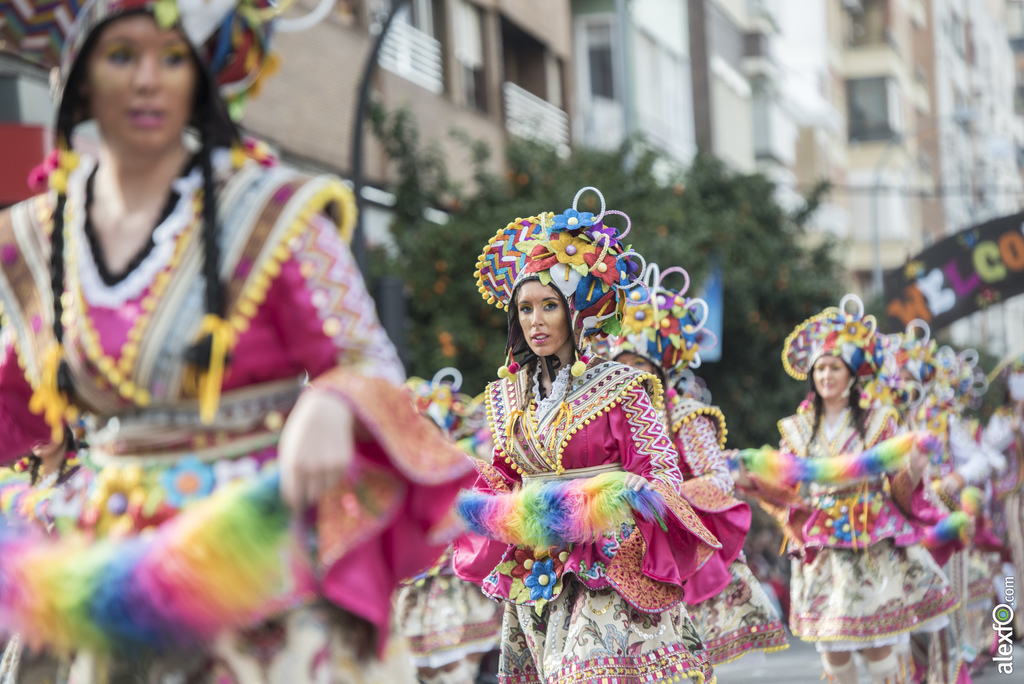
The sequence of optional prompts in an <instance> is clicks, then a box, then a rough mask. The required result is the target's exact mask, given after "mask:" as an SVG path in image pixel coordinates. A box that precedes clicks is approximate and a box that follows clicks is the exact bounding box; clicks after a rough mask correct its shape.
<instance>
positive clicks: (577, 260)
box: [548, 233, 594, 269]
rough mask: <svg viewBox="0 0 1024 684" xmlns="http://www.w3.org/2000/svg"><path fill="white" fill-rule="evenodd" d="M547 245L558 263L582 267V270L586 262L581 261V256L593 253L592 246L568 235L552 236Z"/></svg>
mask: <svg viewBox="0 0 1024 684" xmlns="http://www.w3.org/2000/svg"><path fill="white" fill-rule="evenodd" d="M548 244H549V245H550V246H551V251H553V252H554V253H555V256H556V257H557V258H558V261H560V262H561V263H563V264H569V265H570V266H583V267H584V269H586V267H587V262H586V261H585V260H584V259H583V255H584V254H588V253H590V252H593V251H594V245H592V244H591V243H589V242H586V241H584V240H580V239H579V238H575V237H573V236H572V235H569V233H557V234H556V235H553V236H552V237H551V239H550V240H549V241H548Z"/></svg>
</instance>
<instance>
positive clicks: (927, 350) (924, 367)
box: [896, 318, 938, 389]
mask: <svg viewBox="0 0 1024 684" xmlns="http://www.w3.org/2000/svg"><path fill="white" fill-rule="evenodd" d="M918 333H920V334H918ZM931 334H932V333H931V328H930V327H929V326H928V324H927V323H926V322H924V321H922V320H921V319H920V318H915V319H914V320H912V321H910V323H907V327H906V330H905V331H904V333H903V335H900V336H898V340H897V341H898V342H899V347H898V349H897V350H896V362H897V364H899V367H900V368H901V369H902V368H905V369H906V370H908V371H909V372H910V374H911V375H912V376H914V380H916V381H917V382H918V383H920V384H921V387H922V389H926V388H927V387H928V385H930V384H931V383H932V382H933V381H934V380H935V373H936V370H937V369H936V363H937V362H936V359H935V356H936V354H937V352H938V350H937V345H936V344H935V340H933V339H931Z"/></svg>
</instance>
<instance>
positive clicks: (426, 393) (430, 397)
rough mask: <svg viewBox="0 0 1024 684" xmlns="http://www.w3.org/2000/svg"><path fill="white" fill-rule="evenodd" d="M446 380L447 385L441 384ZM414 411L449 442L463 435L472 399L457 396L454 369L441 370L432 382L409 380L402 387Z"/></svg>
mask: <svg viewBox="0 0 1024 684" xmlns="http://www.w3.org/2000/svg"><path fill="white" fill-rule="evenodd" d="M448 378H450V379H451V382H445V380H446V379H448ZM405 386H406V388H407V389H408V390H409V393H410V394H411V395H412V399H413V402H414V403H415V404H416V410H417V411H418V412H419V413H421V414H423V415H425V416H427V417H428V418H430V419H431V420H432V421H434V424H435V425H437V427H439V428H441V431H442V432H444V433H445V435H446V436H448V437H449V438H451V439H458V438H460V437H461V436H462V433H463V432H464V423H465V422H466V418H467V416H468V415H469V414H470V411H471V410H472V409H473V407H474V403H473V399H471V398H470V397H467V396H465V395H463V394H460V390H461V389H462V373H460V372H459V371H458V369H455V368H442V369H441V370H439V371H437V373H435V374H434V377H433V378H432V379H430V380H429V381H428V380H424V379H423V378H416V377H413V378H409V379H408V380H407V381H406V383H405Z"/></svg>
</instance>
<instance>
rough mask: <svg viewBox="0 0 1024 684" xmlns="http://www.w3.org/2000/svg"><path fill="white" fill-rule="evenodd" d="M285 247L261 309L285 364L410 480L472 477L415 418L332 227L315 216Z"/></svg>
mask: <svg viewBox="0 0 1024 684" xmlns="http://www.w3.org/2000/svg"><path fill="white" fill-rule="evenodd" d="M288 249H290V250H291V258H290V259H288V260H287V261H286V262H284V263H283V264H282V266H281V272H280V274H279V275H278V277H277V278H276V279H275V280H274V283H273V285H272V286H271V288H270V291H269V292H268V297H267V301H266V306H268V307H269V308H270V312H271V314H272V315H273V317H274V319H275V328H277V330H278V333H279V334H280V335H281V336H282V338H283V342H284V347H285V349H286V350H287V354H288V355H289V356H290V360H291V361H292V362H293V363H294V364H295V365H297V366H299V367H302V368H305V369H306V372H307V373H309V376H310V378H311V384H312V385H313V386H314V387H316V388H318V389H321V390H324V391H327V392H330V393H331V394H333V395H334V396H335V397H337V398H338V399H340V400H341V401H342V402H344V403H345V404H346V405H347V406H348V407H349V408H350V409H351V411H352V412H353V414H355V416H356V418H357V419H358V420H359V423H360V425H361V427H362V428H363V431H364V432H365V433H366V434H367V435H368V436H369V439H370V441H372V442H375V443H376V444H378V445H379V446H381V447H382V448H383V449H384V451H385V452H386V454H387V456H388V459H389V461H390V462H391V463H392V464H393V465H395V466H396V467H397V468H398V469H399V470H400V471H401V472H402V473H403V474H404V475H405V476H406V477H408V478H409V479H411V480H413V481H415V482H419V483H428V484H429V483H440V482H447V481H449V480H451V479H453V478H457V477H462V476H464V475H466V474H467V473H469V472H471V471H472V470H473V465H472V463H471V461H470V459H469V457H468V456H466V455H465V454H463V453H462V452H461V451H459V449H458V448H456V447H455V445H454V444H451V443H450V442H449V441H448V440H446V439H444V438H443V436H442V435H441V433H440V432H439V431H438V430H437V428H436V427H435V426H434V425H433V424H432V423H431V422H430V421H429V420H427V419H424V418H422V417H420V416H418V415H417V413H416V410H415V407H414V406H413V403H412V401H411V400H410V399H409V396H408V394H407V393H406V392H405V390H404V388H403V387H402V381H403V379H404V373H403V370H402V365H401V362H400V361H399V360H398V354H397V353H396V352H395V348H394V346H393V345H392V344H391V341H390V340H389V339H388V336H387V334H386V333H385V332H384V328H383V327H381V324H380V321H378V319H377V312H376V309H375V307H374V303H373V300H372V299H371V298H370V295H369V293H368V292H367V291H366V286H365V285H364V283H363V279H362V276H361V275H360V273H359V269H358V268H356V265H355V262H354V260H353V259H352V254H351V252H349V249H348V246H347V245H346V244H345V242H344V241H343V240H342V239H341V237H340V236H339V235H338V233H337V231H336V230H335V229H334V226H333V225H332V224H331V223H330V222H329V221H327V220H326V219H323V218H316V219H314V220H312V221H311V222H310V226H309V230H306V231H304V232H303V233H302V234H301V235H299V236H298V237H296V238H295V239H294V240H292V242H291V243H290V244H289V245H288Z"/></svg>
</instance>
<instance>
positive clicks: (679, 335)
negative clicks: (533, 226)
mask: <svg viewBox="0 0 1024 684" xmlns="http://www.w3.org/2000/svg"><path fill="white" fill-rule="evenodd" d="M647 273H648V283H647V284H648V286H649V287H650V288H651V301H648V302H645V303H642V304H641V303H636V304H634V303H630V304H627V306H626V312H625V317H624V321H623V334H622V335H621V336H619V337H618V338H617V339H616V340H615V341H614V342H613V344H612V349H611V355H610V356H611V358H612V359H613V360H615V361H618V362H620V363H624V364H626V365H627V366H631V367H633V368H637V369H639V370H642V371H645V372H647V373H651V374H652V375H656V376H658V378H660V379H661V381H662V383H663V384H664V385H665V387H667V388H668V390H667V391H666V401H665V412H664V420H665V425H666V427H667V428H668V430H669V434H670V435H671V437H672V441H673V443H674V444H675V447H676V451H677V452H678V453H679V467H680V469H681V470H682V473H683V480H684V481H683V484H682V487H681V492H682V495H683V497H684V498H685V499H686V500H687V501H688V502H689V503H690V505H691V506H693V508H694V510H695V511H697V514H698V515H699V516H700V518H701V522H703V523H704V524H705V525H706V526H707V527H708V529H710V530H711V531H712V533H713V534H714V535H715V537H717V538H718V541H719V542H721V543H722V548H721V549H720V550H718V551H716V552H715V554H714V555H713V556H712V557H711V559H710V560H709V561H708V562H707V563H706V564H705V565H704V566H703V567H702V568H701V569H700V570H699V571H698V572H697V575H696V576H695V577H694V578H693V579H691V580H689V581H688V582H687V583H686V585H685V586H684V587H683V593H684V598H685V602H686V609H687V611H688V612H689V613H690V616H691V617H692V618H693V621H694V623H695V624H696V625H697V629H698V630H699V631H700V634H701V636H702V637H703V639H704V645H705V647H706V648H707V651H708V654H709V656H710V658H711V661H712V663H713V664H714V665H716V666H717V665H721V664H724V663H727V662H730V661H732V660H735V659H736V658H739V657H741V656H743V655H744V654H747V653H756V652H762V653H767V652H772V651H779V650H782V649H784V648H786V647H787V646H788V643H787V640H786V630H785V628H784V627H783V626H782V622H781V620H780V619H779V615H778V613H777V612H776V610H775V608H774V607H772V605H771V603H770V602H769V600H768V596H767V595H766V594H765V592H764V589H762V588H761V584H760V582H758V581H757V580H756V579H755V578H754V575H753V574H752V573H751V572H750V568H748V567H747V564H746V561H745V559H744V558H743V542H744V539H745V538H746V536H747V533H748V532H749V530H750V507H749V506H748V505H747V504H746V503H743V502H741V501H739V500H737V499H734V498H733V497H732V490H733V480H732V476H731V475H730V474H729V464H728V461H727V459H726V458H725V456H724V454H723V453H722V447H723V446H724V445H725V439H726V434H727V432H728V431H727V429H726V426H725V416H723V415H722V412H721V411H720V410H719V409H718V408H717V407H715V406H708V405H707V404H704V403H703V402H701V401H699V400H697V399H695V398H692V397H688V396H685V394H683V393H682V392H680V391H679V389H678V387H679V386H680V384H681V383H683V382H685V380H684V379H683V378H684V375H685V374H689V383H690V384H691V385H695V384H696V383H695V378H694V377H693V373H692V371H691V370H690V369H691V368H692V369H696V368H699V367H700V351H701V349H709V348H712V347H714V346H715V344H717V340H716V339H715V336H714V334H713V333H711V332H710V331H708V330H706V329H705V328H704V322H705V321H706V319H707V316H708V313H709V312H708V305H707V303H706V302H705V301H704V300H702V299H694V298H688V297H686V296H685V295H686V290H687V289H688V287H689V284H690V278H689V275H687V273H686V271H684V270H683V269H681V268H678V267H674V268H669V269H667V270H665V271H664V272H661V271H660V270H659V269H658V267H657V265H655V264H651V265H650V266H649V267H648V271H647ZM672 273H679V274H681V275H682V276H683V277H684V278H686V285H685V286H684V287H683V288H682V289H681V290H679V291H676V290H670V289H668V288H666V287H664V285H663V284H662V281H663V279H664V278H665V277H666V276H669V275H671V274H672ZM639 295H640V293H639V292H634V293H631V297H633V296H636V297H638V298H639Z"/></svg>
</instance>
